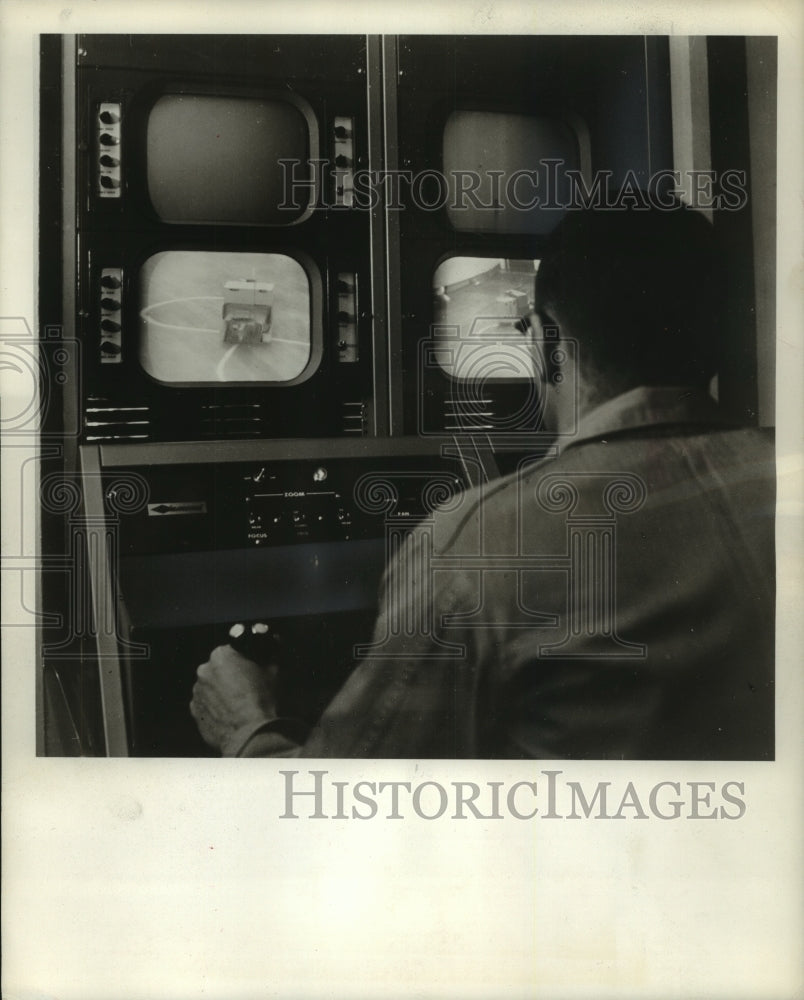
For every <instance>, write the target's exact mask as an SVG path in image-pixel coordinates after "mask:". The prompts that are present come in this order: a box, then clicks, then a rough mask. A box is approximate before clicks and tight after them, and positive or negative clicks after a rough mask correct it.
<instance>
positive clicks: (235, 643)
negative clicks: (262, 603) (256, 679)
mask: <svg viewBox="0 0 804 1000" xmlns="http://www.w3.org/2000/svg"><path fill="white" fill-rule="evenodd" d="M229 645H230V646H231V647H232V649H234V651H235V652H236V653H240V655H241V656H245V657H246V659H247V660H253V661H254V663H258V664H260V665H261V666H265V665H267V664H270V663H278V661H279V657H280V653H281V644H280V641H279V636H278V635H277V634H276V632H274V631H273V630H272V629H271V626H270V625H266V624H265V622H246V623H243V622H238V623H237V624H236V625H232V627H231V628H230V629H229Z"/></svg>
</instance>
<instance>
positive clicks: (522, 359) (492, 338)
mask: <svg viewBox="0 0 804 1000" xmlns="http://www.w3.org/2000/svg"><path fill="white" fill-rule="evenodd" d="M538 265H539V262H538V261H535V260H504V259H501V258H494V257H449V258H447V259H446V260H444V261H442V262H441V264H439V266H438V267H437V268H436V271H435V273H434V275H433V346H434V350H433V359H434V360H435V361H436V362H437V363H438V365H439V366H440V367H441V369H442V370H443V371H444V373H445V374H447V375H449V376H451V377H452V378H455V379H460V380H462V381H467V380H479V381H481V382H483V381H487V380H489V379H492V380H493V379H532V378H534V375H535V374H536V368H535V366H536V364H537V357H536V355H535V354H534V348H533V340H532V336H531V331H530V327H529V325H528V319H527V318H528V314H529V313H530V312H531V310H532V309H533V283H534V278H535V275H536V270H537V268H538Z"/></svg>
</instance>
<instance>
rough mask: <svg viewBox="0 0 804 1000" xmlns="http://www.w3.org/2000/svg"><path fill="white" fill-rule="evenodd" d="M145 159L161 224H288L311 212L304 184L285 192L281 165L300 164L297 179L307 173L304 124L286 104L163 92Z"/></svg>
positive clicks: (152, 120)
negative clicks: (281, 162)
mask: <svg viewBox="0 0 804 1000" xmlns="http://www.w3.org/2000/svg"><path fill="white" fill-rule="evenodd" d="M146 157H147V178H148V191H149V194H150V198H151V204H152V205H153V208H154V211H155V212H156V214H157V215H158V216H159V218H160V219H161V220H162V221H163V222H173V223H189V224H193V223H211V224H220V225H226V224H233V225H289V224H292V223H293V222H296V221H297V220H298V219H299V218H300V217H301V216H302V215H303V214H304V213H305V211H306V210H307V208H308V207H309V196H308V198H307V204H302V203H303V202H304V200H305V199H304V192H305V191H306V190H307V189H306V188H304V187H303V186H301V185H299V186H298V187H297V188H296V189H295V190H294V191H291V192H286V190H285V188H286V184H285V178H284V173H283V168H282V166H281V165H280V163H279V160H280V159H292V160H297V161H298V162H299V166H298V167H294V168H293V169H294V174H293V177H294V179H299V180H303V179H304V178H305V177H306V176H308V175H309V169H308V168H307V166H306V165H307V161H308V159H309V157H310V130H309V126H308V124H307V121H306V119H305V117H304V115H303V114H302V112H301V111H300V110H299V109H298V108H297V107H296V106H295V105H294V104H292V103H291V102H290V101H283V100H257V99H253V98H241V97H215V96H206V95H198V94H167V95H165V96H164V97H161V98H160V99H159V100H158V101H157V102H156V104H154V106H153V108H152V109H151V112H150V115H149V117H148V125H147V140H146ZM299 190H300V191H302V193H301V194H299V193H297V192H298V191H299ZM294 199H295V201H296V202H297V205H296V207H295V208H294V207H292V205H291V204H290V203H291V202H292V201H293V200H294ZM285 202H287V206H288V207H282V206H283V204H284V203H285Z"/></svg>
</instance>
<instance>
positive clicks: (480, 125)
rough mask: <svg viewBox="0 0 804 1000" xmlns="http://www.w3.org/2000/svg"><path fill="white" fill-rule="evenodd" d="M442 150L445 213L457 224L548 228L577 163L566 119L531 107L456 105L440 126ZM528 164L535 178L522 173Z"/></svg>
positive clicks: (465, 228) (466, 228)
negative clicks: (507, 109) (525, 110)
mask: <svg viewBox="0 0 804 1000" xmlns="http://www.w3.org/2000/svg"><path fill="white" fill-rule="evenodd" d="M443 153H444V172H445V174H446V178H447V183H448V187H449V194H450V199H449V204H448V207H447V215H448V218H449V221H450V223H451V224H452V226H453V227H454V228H455V229H457V230H458V231H459V232H480V233H538V234H542V233H547V232H549V231H550V230H551V229H552V228H553V226H554V225H555V224H556V222H557V221H558V215H559V213H560V211H561V209H560V208H558V207H553V208H550V207H549V206H550V205H551V204H552V205H560V204H567V203H568V201H569V198H570V194H571V189H570V186H569V181H568V179H567V177H566V171H567V170H578V169H579V168H580V151H579V147H578V139H577V137H576V135H575V133H574V131H573V130H572V129H571V128H570V127H569V125H567V124H566V123H565V122H562V121H560V120H558V119H555V118H540V117H535V116H532V115H520V114H509V113H501V112H495V111H454V112H453V113H452V114H451V115H450V116H449V118H448V119H447V123H446V125H445V126H444V137H443ZM547 160H557V161H560V162H559V164H558V165H555V166H550V165H548V164H546V163H545V161H547ZM531 171H533V172H535V177H533V178H531V177H528V176H526V175H527V173H528V172H531ZM470 175H471V176H470ZM473 178H477V181H475V180H474V179H473ZM470 188H474V190H473V191H472V192H471V193H467V192H469V189H470ZM461 192H463V193H461Z"/></svg>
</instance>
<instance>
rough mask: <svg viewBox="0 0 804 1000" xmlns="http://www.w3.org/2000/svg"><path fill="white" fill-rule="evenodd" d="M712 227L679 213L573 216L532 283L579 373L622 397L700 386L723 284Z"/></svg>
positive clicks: (710, 360)
mask: <svg viewBox="0 0 804 1000" xmlns="http://www.w3.org/2000/svg"><path fill="white" fill-rule="evenodd" d="M718 256H719V255H718V253H717V251H716V248H715V242H714V237H713V233H712V226H711V225H710V223H709V221H708V220H707V219H706V218H705V216H703V215H701V214H700V213H699V212H696V211H693V210H692V209H689V208H686V207H683V206H681V205H680V204H679V205H677V206H676V207H674V208H671V209H660V208H657V207H652V206H646V207H640V208H627V209H621V210H611V209H608V210H604V209H592V208H589V209H581V210H577V211H573V210H570V211H568V212H567V214H566V215H565V216H564V218H563V219H562V220H561V222H560V223H559V224H558V226H557V227H556V229H555V230H554V231H553V233H552V234H551V236H550V238H549V241H548V246H547V249H546V252H545V253H544V254H543V256H542V261H541V264H540V265H539V270H538V273H537V276H536V309H537V312H539V313H540V314H541V316H542V319H543V321H546V322H550V320H551V319H555V320H556V321H557V322H561V323H563V324H564V325H565V326H566V328H567V329H566V331H565V336H566V335H569V336H571V337H574V338H576V339H577V341H578V353H579V360H580V363H581V367H582V370H583V369H584V367H585V368H586V371H587V372H590V371H595V372H596V373H598V374H599V375H603V376H605V377H608V378H609V379H612V380H613V381H615V382H616V383H617V384H619V385H620V386H621V387H622V388H627V387H630V386H633V385H638V384H645V385H661V384H664V385H680V384H702V383H706V382H707V381H708V380H709V378H711V376H712V375H713V374H714V373H715V371H716V369H717V355H718V341H719V330H718V312H719V310H720V309H721V308H722V275H721V268H720V263H719V259H718Z"/></svg>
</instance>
